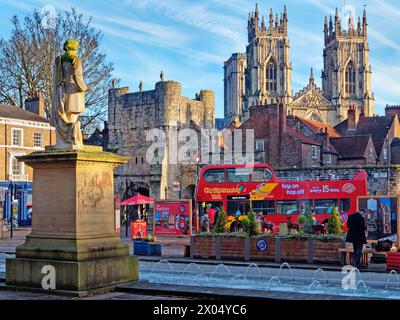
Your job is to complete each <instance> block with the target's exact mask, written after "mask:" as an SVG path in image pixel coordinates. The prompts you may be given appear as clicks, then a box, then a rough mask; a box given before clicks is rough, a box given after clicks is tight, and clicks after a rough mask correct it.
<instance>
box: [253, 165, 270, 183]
mask: <svg viewBox="0 0 400 320" xmlns="http://www.w3.org/2000/svg"><path fill="white" fill-rule="evenodd" d="M271 178H272V172H271V170H269V169H267V168H256V169H254V170H253V181H254V182H267V181H269V180H271Z"/></svg>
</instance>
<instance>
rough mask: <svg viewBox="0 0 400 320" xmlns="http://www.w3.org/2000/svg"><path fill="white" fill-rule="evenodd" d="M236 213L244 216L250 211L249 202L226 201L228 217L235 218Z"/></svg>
mask: <svg viewBox="0 0 400 320" xmlns="http://www.w3.org/2000/svg"><path fill="white" fill-rule="evenodd" d="M238 211H240V214H241V215H246V214H247V213H248V212H249V211H250V201H249V200H228V215H231V216H235V215H236V213H237V212H238Z"/></svg>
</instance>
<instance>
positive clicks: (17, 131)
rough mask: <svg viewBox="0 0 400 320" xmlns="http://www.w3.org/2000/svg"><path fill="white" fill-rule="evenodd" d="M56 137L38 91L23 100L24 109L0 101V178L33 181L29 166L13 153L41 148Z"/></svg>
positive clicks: (51, 142)
mask: <svg viewBox="0 0 400 320" xmlns="http://www.w3.org/2000/svg"><path fill="white" fill-rule="evenodd" d="M31 111H32V112H31ZM55 139H56V136H55V129H54V128H53V127H51V126H50V124H49V121H48V120H46V119H45V118H44V105H43V100H42V97H41V94H40V93H39V94H37V95H35V96H34V97H32V98H30V99H28V100H26V101H25V109H22V108H19V107H16V106H10V105H3V104H0V181H10V180H13V181H32V168H30V167H28V166H25V165H24V163H23V162H18V160H17V159H16V157H17V156H21V155H25V154H28V153H31V152H33V151H36V150H43V149H44V147H45V146H46V145H52V144H54V143H55Z"/></svg>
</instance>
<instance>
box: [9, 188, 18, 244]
mask: <svg viewBox="0 0 400 320" xmlns="http://www.w3.org/2000/svg"><path fill="white" fill-rule="evenodd" d="M14 188H15V190H14ZM8 192H9V195H10V217H9V218H10V238H11V239H12V238H13V233H14V221H13V220H14V219H13V218H14V217H13V201H14V200H13V199H14V195H16V194H17V185H16V184H15V183H14V182H13V181H12V180H11V182H10V184H9V186H8Z"/></svg>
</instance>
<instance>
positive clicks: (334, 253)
mask: <svg viewBox="0 0 400 320" xmlns="http://www.w3.org/2000/svg"><path fill="white" fill-rule="evenodd" d="M341 245H342V242H341V241H340V240H329V241H319V240H313V260H314V262H318V263H334V264H339V263H340V252H339V251H338V249H339V248H340V247H341Z"/></svg>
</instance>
